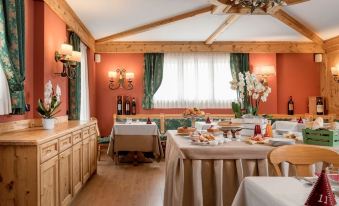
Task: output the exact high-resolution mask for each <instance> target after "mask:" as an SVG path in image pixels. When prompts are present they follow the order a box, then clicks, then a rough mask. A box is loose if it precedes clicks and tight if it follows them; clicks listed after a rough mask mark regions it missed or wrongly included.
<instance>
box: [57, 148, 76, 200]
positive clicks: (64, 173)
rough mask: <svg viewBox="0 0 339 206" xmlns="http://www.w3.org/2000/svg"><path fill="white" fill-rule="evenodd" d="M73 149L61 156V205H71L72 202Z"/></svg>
mask: <svg viewBox="0 0 339 206" xmlns="http://www.w3.org/2000/svg"><path fill="white" fill-rule="evenodd" d="M72 161H73V160H72V148H69V149H67V150H66V151H64V152H63V153H61V154H60V155H59V198H60V205H69V203H70V202H71V200H72V165H73V164H72Z"/></svg>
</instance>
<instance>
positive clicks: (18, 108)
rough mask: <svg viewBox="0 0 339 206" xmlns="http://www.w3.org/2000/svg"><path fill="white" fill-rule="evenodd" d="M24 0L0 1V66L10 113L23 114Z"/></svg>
mask: <svg viewBox="0 0 339 206" xmlns="http://www.w3.org/2000/svg"><path fill="white" fill-rule="evenodd" d="M24 22H25V19H24V0H2V1H0V64H1V66H2V68H3V69H4V71H5V74H6V78H7V81H8V86H9V90H10V95H11V101H12V110H13V111H12V113H13V114H23V113H25V105H26V103H25V93H24V80H25V24H24Z"/></svg>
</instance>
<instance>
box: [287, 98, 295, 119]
mask: <svg viewBox="0 0 339 206" xmlns="http://www.w3.org/2000/svg"><path fill="white" fill-rule="evenodd" d="M287 109H288V110H287V114H288V115H294V102H293V100H292V96H290V99H289V100H288V103H287Z"/></svg>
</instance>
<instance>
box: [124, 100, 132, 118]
mask: <svg viewBox="0 0 339 206" xmlns="http://www.w3.org/2000/svg"><path fill="white" fill-rule="evenodd" d="M130 106H131V102H130V101H129V97H126V101H125V115H130V114H131V107H130Z"/></svg>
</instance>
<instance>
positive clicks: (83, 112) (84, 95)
mask: <svg viewBox="0 0 339 206" xmlns="http://www.w3.org/2000/svg"><path fill="white" fill-rule="evenodd" d="M80 52H81V100H80V102H81V103H80V120H89V118H90V113H89V89H88V63H87V46H86V45H85V44H84V43H82V42H80Z"/></svg>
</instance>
